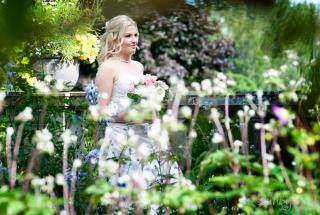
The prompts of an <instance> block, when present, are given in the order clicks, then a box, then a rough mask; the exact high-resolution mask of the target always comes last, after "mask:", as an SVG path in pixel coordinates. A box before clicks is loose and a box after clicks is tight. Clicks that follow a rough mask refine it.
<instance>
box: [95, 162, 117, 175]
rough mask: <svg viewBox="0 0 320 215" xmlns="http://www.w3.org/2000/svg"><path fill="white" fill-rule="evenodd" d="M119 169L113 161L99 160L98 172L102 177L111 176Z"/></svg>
mask: <svg viewBox="0 0 320 215" xmlns="http://www.w3.org/2000/svg"><path fill="white" fill-rule="evenodd" d="M118 169H119V164H118V163H117V162H115V161H113V160H107V161H105V160H100V161H99V172H100V173H101V174H102V175H106V176H111V175H114V174H115V173H116V172H117V171H118Z"/></svg>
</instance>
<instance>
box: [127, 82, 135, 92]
mask: <svg viewBox="0 0 320 215" xmlns="http://www.w3.org/2000/svg"><path fill="white" fill-rule="evenodd" d="M128 91H129V92H130V93H133V92H134V84H133V83H131V84H130V86H129V90H128Z"/></svg>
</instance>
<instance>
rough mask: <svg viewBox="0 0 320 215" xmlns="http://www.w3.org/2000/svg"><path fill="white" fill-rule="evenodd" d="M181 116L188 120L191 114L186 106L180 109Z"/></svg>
mask: <svg viewBox="0 0 320 215" xmlns="http://www.w3.org/2000/svg"><path fill="white" fill-rule="evenodd" d="M180 112H181V115H182V116H183V117H185V118H189V117H190V116H191V114H192V111H191V108H190V107H188V106H183V107H181V108H180Z"/></svg>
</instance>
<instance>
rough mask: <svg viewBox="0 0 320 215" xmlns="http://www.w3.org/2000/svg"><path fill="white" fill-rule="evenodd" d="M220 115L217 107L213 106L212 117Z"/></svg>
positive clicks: (215, 117)
mask: <svg viewBox="0 0 320 215" xmlns="http://www.w3.org/2000/svg"><path fill="white" fill-rule="evenodd" d="M219 116H220V114H219V112H218V110H217V109H216V108H212V109H211V114H210V118H211V119H218V118H219Z"/></svg>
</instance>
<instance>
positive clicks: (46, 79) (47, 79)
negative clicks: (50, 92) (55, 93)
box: [44, 75, 53, 83]
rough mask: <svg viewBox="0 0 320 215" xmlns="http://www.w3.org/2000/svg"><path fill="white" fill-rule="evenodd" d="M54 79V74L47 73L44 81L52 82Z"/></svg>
mask: <svg viewBox="0 0 320 215" xmlns="http://www.w3.org/2000/svg"><path fill="white" fill-rule="evenodd" d="M52 80H53V77H52V75H46V76H45V77H44V81H45V82H47V83H50V82H51V81H52Z"/></svg>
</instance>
